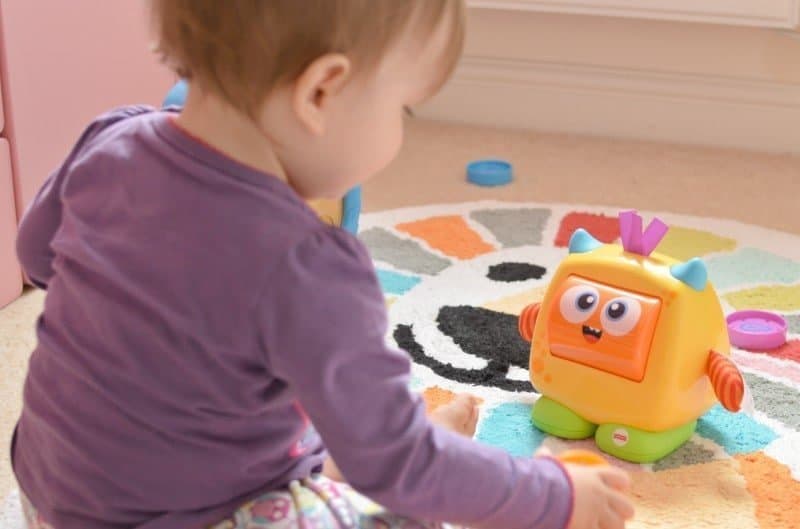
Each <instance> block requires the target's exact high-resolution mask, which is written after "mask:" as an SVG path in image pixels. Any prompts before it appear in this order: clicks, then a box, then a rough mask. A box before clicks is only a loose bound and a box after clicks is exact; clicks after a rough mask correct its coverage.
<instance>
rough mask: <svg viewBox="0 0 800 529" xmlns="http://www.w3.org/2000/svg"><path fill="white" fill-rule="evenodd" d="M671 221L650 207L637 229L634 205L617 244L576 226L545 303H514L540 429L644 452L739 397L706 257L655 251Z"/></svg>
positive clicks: (663, 450)
mask: <svg viewBox="0 0 800 529" xmlns="http://www.w3.org/2000/svg"><path fill="white" fill-rule="evenodd" d="M667 230H668V228H667V226H666V225H665V224H664V223H663V222H661V221H660V220H658V219H654V221H653V222H652V223H651V224H650V225H649V226H648V227H647V229H646V230H642V219H641V217H640V216H639V215H638V214H636V213H635V212H632V211H629V212H623V213H621V214H620V232H621V241H622V245H618V244H602V243H600V242H599V241H597V240H596V239H595V238H594V237H592V236H591V235H589V233H587V232H586V231H584V230H582V229H578V230H577V231H575V233H573V235H572V237H571V239H570V243H569V255H568V257H567V258H566V259H564V261H563V262H562V263H561V264H560V266H559V267H558V269H557V270H556V272H555V275H554V277H553V280H552V282H551V283H550V285H549V287H548V288H547V291H546V293H545V295H544V298H543V300H542V302H541V304H538V303H537V304H533V305H529V306H528V307H526V308H525V310H524V311H523V312H522V314H521V315H520V320H519V328H520V333H521V335H522V337H523V338H525V339H526V340H527V341H530V342H532V345H531V356H530V373H531V381H532V382H533V385H534V387H536V388H537V389H538V390H539V391H540V392H541V397H540V398H539V399H538V400H537V402H536V404H535V405H534V408H533V412H532V419H533V423H534V425H535V426H536V427H538V428H539V429H541V430H543V431H544V432H547V433H549V434H552V435H555V436H557V437H562V438H566V439H584V438H588V437H591V436H594V437H595V442H596V444H597V446H598V447H599V448H600V449H601V450H603V451H604V452H606V453H608V454H611V455H613V456H616V457H618V458H620V459H624V460H627V461H633V462H640V463H644V462H652V461H655V460H658V459H660V458H662V457H664V456H666V455H667V454H669V453H671V452H672V451H674V450H675V449H677V448H678V447H679V446H681V445H682V444H683V443H684V442H686V441H687V440H688V439H689V437H691V435H692V433H693V432H694V430H695V427H696V425H697V419H698V417H700V416H701V415H702V414H704V413H705V412H706V411H707V410H708V409H709V408H711V406H713V405H714V404H715V403H716V402H717V401H719V402H720V403H721V404H722V405H723V406H724V407H725V408H726V409H728V410H730V411H738V410H739V409H740V407H741V405H742V402H743V399H744V397H745V382H744V379H743V378H742V376H741V374H740V373H739V370H738V369H737V368H736V366H735V365H734V364H733V362H731V360H730V359H729V351H730V343H729V341H728V333H727V327H726V323H725V318H724V316H723V312H722V308H721V307H720V303H719V300H718V298H717V295H716V293H715V291H714V288H713V287H712V286H711V284H710V283H709V282H708V280H707V272H706V268H705V265H704V264H703V262H702V261H701V260H700V259H697V258H695V259H691V260H690V261H687V262H678V261H676V260H675V259H672V258H670V257H667V256H665V255H661V254H659V253H653V250H654V249H655V247H656V246H657V245H658V243H659V241H660V240H661V239H662V238H663V237H664V235H665V234H666V232H667Z"/></svg>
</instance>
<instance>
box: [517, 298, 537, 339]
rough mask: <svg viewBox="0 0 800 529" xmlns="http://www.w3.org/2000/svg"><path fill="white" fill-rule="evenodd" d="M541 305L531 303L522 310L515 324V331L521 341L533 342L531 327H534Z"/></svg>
mask: <svg viewBox="0 0 800 529" xmlns="http://www.w3.org/2000/svg"><path fill="white" fill-rule="evenodd" d="M540 306H541V303H532V304H530V305H528V306H527V307H525V308H524V309H522V314H520V315H519V321H518V322H517V330H518V331H519V335H520V336H522V339H523V340H525V341H526V342H530V341H531V340H533V326H534V325H536V317H537V316H538V315H539V307H540Z"/></svg>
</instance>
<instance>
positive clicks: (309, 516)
mask: <svg viewBox="0 0 800 529" xmlns="http://www.w3.org/2000/svg"><path fill="white" fill-rule="evenodd" d="M22 506H23V510H24V512H25V519H26V520H27V522H28V528H29V529H56V528H53V527H51V526H50V525H49V524H47V522H46V521H44V520H42V518H41V516H39V514H38V513H37V512H36V509H34V508H33V506H32V505H31V504H30V502H29V501H28V500H27V498H25V497H24V496H23V497H22ZM208 529H454V528H452V526H448V525H445V524H435V523H425V522H419V521H415V520H411V519H409V518H405V517H402V516H397V515H394V514H391V513H388V512H386V510H385V509H383V508H381V507H380V506H378V505H376V504H375V503H373V502H371V501H370V500H368V499H367V498H365V497H364V496H361V495H360V494H358V493H357V492H355V491H354V490H353V489H351V488H350V487H349V486H347V485H345V484H342V483H337V482H335V481H331V480H329V479H328V478H325V477H323V476H313V477H311V478H307V479H303V480H299V481H293V482H291V483H290V484H289V487H288V488H287V489H283V490H277V491H271V492H267V493H264V494H262V495H261V496H259V497H258V498H256V499H255V500H253V501H250V502H248V503H246V504H244V505H242V506H241V507H240V508H239V509H238V510H237V511H236V512H235V513H233V515H232V516H231V517H230V518H228V519H227V520H224V521H222V522H219V523H217V524H214V525H212V526H211V527H209V528H208Z"/></svg>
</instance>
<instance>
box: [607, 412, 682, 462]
mask: <svg viewBox="0 0 800 529" xmlns="http://www.w3.org/2000/svg"><path fill="white" fill-rule="evenodd" d="M696 426H697V421H692V422H690V423H688V424H684V425H683V426H679V427H678V428H675V429H674V430H667V431H666V432H646V431H644V430H638V429H636V428H631V427H630V426H623V425H620V424H603V425H601V426H600V427H599V428H598V429H597V433H596V434H595V441H596V443H597V446H598V447H600V449H601V450H602V451H603V452H606V453H607V454H611V455H612V456H614V457H618V458H619V459H624V460H625V461H631V462H633V463H652V462H653V461H658V460H659V459H661V458H662V457H665V456H667V455H669V454H671V453H672V452H674V451H675V450H676V449H677V448H678V447H680V446H681V445H682V444H683V443H685V442H686V441H688V440H689V438H690V437H691V436H692V434H693V433H694V429H695V427H696Z"/></svg>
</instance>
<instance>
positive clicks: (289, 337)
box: [261, 228, 572, 529]
mask: <svg viewBox="0 0 800 529" xmlns="http://www.w3.org/2000/svg"><path fill="white" fill-rule="evenodd" d="M264 289H265V294H264V296H263V298H262V299H264V300H265V301H266V303H265V304H264V306H263V307H262V309H261V317H262V322H263V324H264V326H265V329H264V342H265V349H266V351H267V360H268V363H269V365H270V367H271V368H272V370H273V372H274V373H275V375H276V376H278V377H280V378H282V379H284V380H286V381H287V383H288V384H289V386H290V387H291V388H292V389H293V390H294V391H295V392H296V395H297V397H298V398H299V400H300V402H301V403H302V405H303V407H304V408H305V410H306V412H307V413H308V415H309V416H310V418H311V420H312V422H313V423H314V425H315V427H316V428H317V430H318V431H319V433H320V435H321V437H322V439H323V441H324V442H325V445H326V447H327V448H328V449H329V451H330V453H331V455H332V457H333V459H334V460H335V461H336V463H337V465H338V466H339V468H340V469H341V472H342V474H343V476H344V477H345V478H346V479H347V481H348V482H349V483H350V484H351V485H352V486H353V487H354V488H356V489H357V490H359V491H360V492H362V493H364V494H365V495H367V496H369V497H371V498H372V499H374V500H375V501H377V502H379V503H381V504H382V505H384V506H385V507H387V508H388V509H390V510H392V511H394V512H397V513H399V514H405V515H411V516H414V517H417V518H421V519H432V520H446V521H450V522H456V523H465V524H468V525H470V526H472V527H492V528H494V529H516V528H520V529H522V528H547V529H561V528H563V527H564V526H565V525H566V523H567V519H568V517H569V515H570V512H571V502H572V491H571V487H570V483H569V480H568V478H567V476H566V475H565V473H564V469H563V467H562V466H561V465H560V464H559V463H558V462H556V461H554V460H552V459H550V458H524V459H518V460H517V459H513V458H512V457H511V456H509V455H508V454H507V453H505V452H504V451H502V450H499V449H496V448H491V447H488V446H483V445H479V444H477V443H476V442H474V441H472V440H471V439H467V438H464V437H462V436H459V435H457V434H454V433H452V432H448V431H446V430H445V429H443V428H438V427H435V426H433V425H432V424H431V423H430V422H429V420H428V419H427V417H426V416H425V410H424V405H423V404H422V402H421V400H420V399H419V397H416V396H414V395H412V393H411V392H410V391H409V389H408V381H409V370H410V362H409V358H408V355H406V354H404V353H401V352H399V351H397V350H395V349H393V348H391V347H388V346H387V345H386V343H385V335H386V330H387V322H386V309H385V305H384V300H383V295H382V293H381V291H380V287H379V286H378V283H377V280H376V279H375V274H374V270H373V268H372V264H371V262H370V260H369V256H368V255H367V253H366V251H365V250H364V249H363V247H362V246H361V245H360V244H359V243H358V242H357V241H356V240H355V239H354V238H353V237H352V236H350V235H348V234H345V233H344V232H342V231H341V230H336V229H335V228H324V229H320V231H319V232H318V233H316V234H314V235H312V236H311V237H309V239H308V240H306V241H304V242H303V243H301V244H299V245H297V246H296V247H295V248H293V249H292V250H291V251H290V252H289V255H288V257H287V259H286V262H285V264H284V266H282V267H280V269H278V270H275V271H272V273H271V275H270V277H268V278H267V284H266V285H264Z"/></svg>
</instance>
